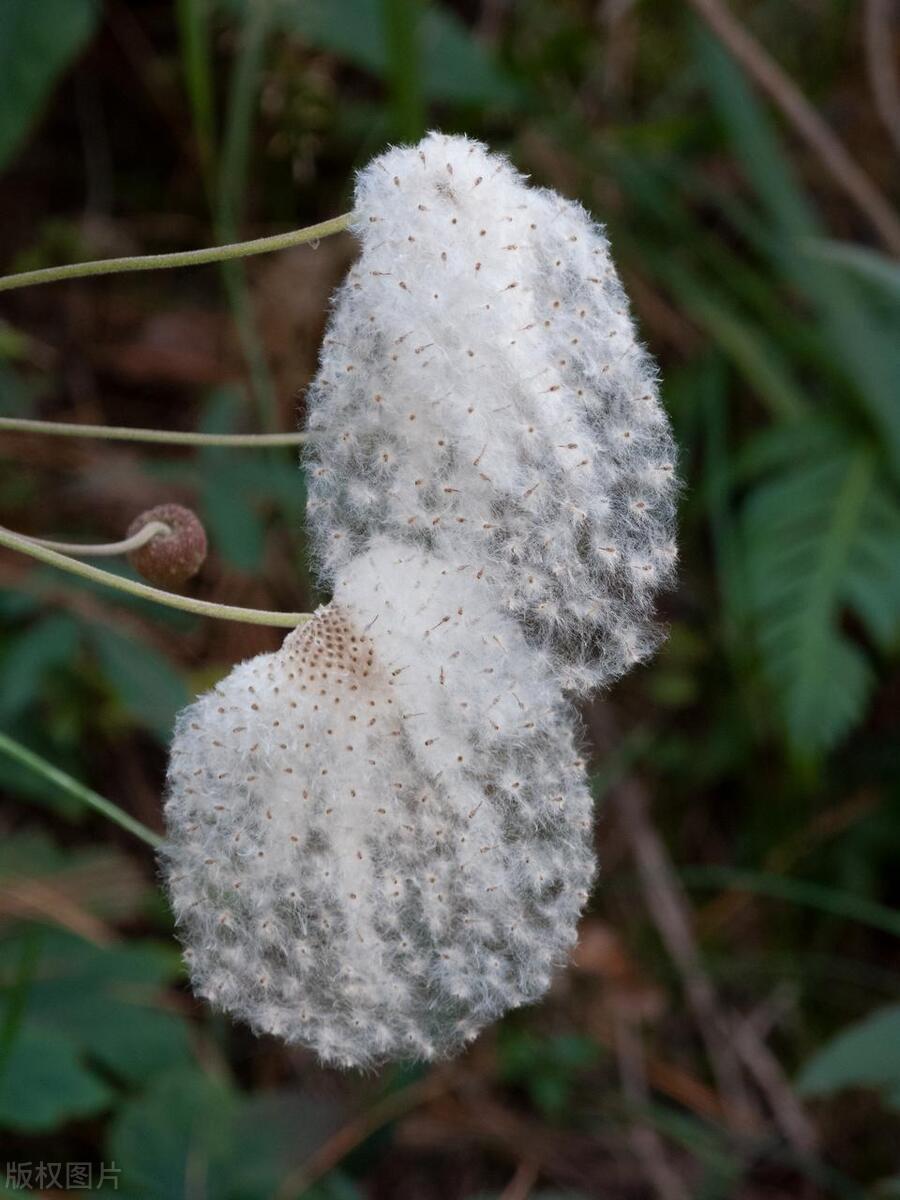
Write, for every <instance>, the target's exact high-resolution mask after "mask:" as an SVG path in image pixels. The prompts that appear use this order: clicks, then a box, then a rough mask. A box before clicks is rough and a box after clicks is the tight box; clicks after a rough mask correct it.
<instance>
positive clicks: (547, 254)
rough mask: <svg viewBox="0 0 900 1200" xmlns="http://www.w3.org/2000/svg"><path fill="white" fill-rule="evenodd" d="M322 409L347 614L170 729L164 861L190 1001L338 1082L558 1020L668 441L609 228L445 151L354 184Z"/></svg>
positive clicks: (231, 681)
mask: <svg viewBox="0 0 900 1200" xmlns="http://www.w3.org/2000/svg"><path fill="white" fill-rule="evenodd" d="M356 210H357V212H358V214H359V218H358V225H357V229H356V232H357V234H358V236H359V238H360V241H361V243H362V254H361V257H360V259H359V261H358V263H357V264H356V266H355V267H354V268H353V270H352V271H351V273H350V275H349V277H348V279H347V280H346V282H345V283H344V284H343V286H342V287H341V289H340V291H339V293H338V295H337V297H336V302H335V307H334V311H333V314H332V318H331V322H330V325H329V329H328V332H327V335H326V339H325V344H324V347H323V350H322V357H321V366H320V370H319V373H318V376H317V379H316V381H315V383H314V385H313V387H312V389H311V391H310V395H309V426H310V431H311V433H312V434H313V438H312V450H311V452H310V454H309V458H308V469H309V476H310V485H309V487H310V499H309V518H310V524H311V528H312V531H313V534H314V538H315V543H316V546H317V550H318V556H319V560H320V567H321V574H322V578H323V580H324V581H326V582H327V583H329V584H330V585H331V586H332V587H333V592H334V599H333V600H332V603H331V604H330V605H328V606H327V607H325V608H322V609H320V610H319V611H318V612H317V613H316V615H315V617H314V619H313V620H312V621H311V622H310V623H309V624H308V625H305V626H302V627H300V628H299V629H297V630H295V631H294V632H293V633H291V634H290V635H289V636H288V638H287V639H286V640H285V642H284V645H283V646H282V648H281V649H280V650H279V651H277V652H276V653H274V654H265V655H260V656H259V657H257V658H255V659H252V660H251V661H249V662H245V663H242V664H241V665H240V666H238V667H236V668H235V669H234V671H232V673H231V674H230V675H229V676H228V678H227V679H226V680H224V681H223V682H222V683H221V684H219V685H218V686H217V687H216V688H214V689H213V690H212V691H211V692H208V693H207V694H206V695H204V696H201V697H200V699H199V700H198V701H196V703H195V704H193V705H192V706H191V707H190V708H188V709H186V710H185V711H184V712H183V713H182V714H181V715H180V717H179V722H178V726H177V729H176V733H175V740H174V744H173V749H172V757H171V766H170V771H169V787H168V798H167V803H166V821H167V827H168V834H169V836H168V841H167V843H166V846H165V848H164V850H163V869H164V872H165V875H166V879H167V883H168V887H169V892H170V896H171V899H172V903H173V907H174V909H175V914H176V917H177V920H178V923H179V927H180V931H181V936H182V939H183V942H184V945H185V947H186V949H185V957H186V959H187V960H188V962H189V964H190V969H191V974H192V979H193V983H194V987H195V989H196V990H197V992H198V993H199V994H200V995H201V996H204V997H205V998H207V999H208V1000H209V1001H210V1002H211V1003H213V1004H214V1005H216V1006H217V1007H219V1008H222V1009H224V1010H226V1011H228V1012H230V1013H232V1014H233V1015H235V1016H237V1017H239V1018H241V1019H243V1020H245V1021H247V1022H248V1023H249V1024H250V1025H251V1026H252V1027H253V1028H254V1029H255V1030H257V1031H259V1032H268V1033H274V1034H277V1035H279V1036H281V1037H283V1038H285V1039H286V1040H287V1041H289V1042H293V1043H301V1044H304V1045H307V1046H310V1047H312V1048H313V1049H315V1051H316V1052H317V1053H318V1054H319V1056H320V1057H321V1058H322V1060H323V1061H325V1062H328V1063H334V1064H338V1065H342V1066H372V1065H376V1064H378V1063H381V1062H384V1061H386V1060H389V1059H432V1058H435V1057H440V1056H445V1055H447V1054H450V1053H452V1052H454V1051H455V1050H458V1049H459V1048H460V1047H461V1046H462V1045H464V1044H465V1043H466V1042H467V1041H469V1040H471V1039H472V1038H473V1037H474V1036H475V1035H476V1034H477V1033H478V1031H479V1030H480V1029H481V1028H483V1026H484V1025H485V1024H486V1023H488V1022H489V1021H491V1020H493V1019H494V1018H496V1017H497V1016H498V1015H500V1014H501V1013H502V1012H504V1011H506V1010H507V1009H509V1008H512V1007H515V1006H517V1005H521V1004H525V1003H528V1002H530V1001H533V1000H535V999H537V998H538V997H539V996H540V995H541V994H542V993H543V992H544V991H545V990H546V988H547V987H548V985H549V982H550V978H551V974H552V971H553V969H554V967H556V966H558V965H559V964H560V963H561V962H562V961H564V959H565V955H566V952H567V951H568V949H569V948H570V947H571V945H572V944H573V942H574V940H575V935H576V926H577V920H578V916H579V913H580V911H581V909H582V907H583V905H584V903H585V901H586V899H587V897H588V894H589V890H590V886H591V882H592V878H593V872H594V859H593V852H592V838H591V806H590V796H589V791H588V788H587V784H586V779H585V772H584V764H583V762H582V760H581V759H580V757H579V754H578V748H577V729H576V722H575V718H574V714H573V710H572V707H571V699H570V697H571V695H573V694H579V693H584V692H586V691H587V690H589V689H591V688H593V687H596V686H597V685H599V684H601V683H604V682H606V681H608V680H610V679H611V678H613V677H614V676H616V675H617V674H620V673H621V672H622V671H623V670H625V669H626V668H627V666H629V665H630V664H631V663H633V662H635V661H636V660H638V659H639V658H641V657H642V656H643V655H644V654H646V653H647V652H648V649H649V647H650V646H651V645H652V643H653V634H652V632H650V625H649V603H650V596H651V593H652V591H653V589H654V587H655V586H657V585H658V584H659V583H660V582H661V581H662V580H663V579H664V578H665V577H666V576H667V574H668V573H669V572H670V570H671V567H672V563H673V561H674V549H673V545H672V539H671V529H670V524H671V509H672V489H673V474H672V461H673V457H674V455H673V449H672V444H671V440H670V436H669V433H668V427H667V424H666V421H665V418H664V416H663V414H662V411H661V409H660V407H659V404H658V402H657V399H656V391H655V386H654V377H653V371H652V368H651V366H650V364H649V361H648V359H647V358H646V356H645V354H644V352H643V351H642V350H641V349H640V347H639V346H638V345H637V344H636V342H635V338H634V331H633V328H632V324H631V320H630V317H629V315H628V311H627V305H626V301H625V299H624V296H623V293H622V290H621V286H620V284H619V282H618V280H617V277H616V275H615V272H614V271H613V268H612V266H611V263H610V260H609V255H608V249H607V244H606V241H605V239H604V237H603V234H602V232H601V231H600V230H599V229H597V228H596V227H595V226H593V225H592V224H591V223H590V221H589V219H588V218H587V216H586V214H585V213H584V212H583V211H582V210H581V209H580V208H578V207H577V206H576V205H573V204H571V203H569V202H566V201H563V200H561V199H560V198H559V197H558V196H556V195H555V194H553V193H550V192H545V191H537V190H534V189H531V188H529V187H527V186H526V184H525V182H524V180H523V179H522V178H521V177H520V176H519V175H517V174H516V173H515V172H514V171H513V169H512V168H511V167H510V166H509V164H508V163H506V161H505V160H503V159H500V158H498V157H497V156H494V155H491V154H489V153H488V152H487V151H486V150H485V149H484V147H482V146H480V145H478V144H477V143H474V142H471V141H469V140H468V139H465V138H459V137H452V138H451V137H443V136H440V135H435V134H432V135H429V137H427V138H426V139H425V140H424V141H423V142H422V143H420V145H418V146H416V147H413V148H404V149H396V150H392V151H390V152H388V153H387V154H385V155H383V156H382V157H381V158H379V159H376V160H375V161H374V162H373V163H372V164H371V165H370V166H369V167H368V168H366V170H364V171H363V172H362V173H361V175H360V176H359V180H358V186H357V197H356Z"/></svg>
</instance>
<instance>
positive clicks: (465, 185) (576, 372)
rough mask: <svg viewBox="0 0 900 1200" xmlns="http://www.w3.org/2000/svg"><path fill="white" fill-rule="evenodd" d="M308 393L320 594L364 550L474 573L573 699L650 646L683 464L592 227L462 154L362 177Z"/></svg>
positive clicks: (415, 156) (435, 152)
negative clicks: (349, 246)
mask: <svg viewBox="0 0 900 1200" xmlns="http://www.w3.org/2000/svg"><path fill="white" fill-rule="evenodd" d="M356 210H357V212H358V214H359V219H358V225H357V234H358V236H359V238H360V241H361V243H362V254H361V255H360V258H359V260H358V262H357V263H356V265H355V266H354V268H353V269H352V270H351V272H350V274H349V276H348V277H347V280H346V281H345V283H344V284H343V286H342V287H341V289H340V291H339V292H338V295H337V297H336V302H335V307H334V311H333V315H332V318H331V322H330V325H329V328H328V330H327V332H326V336H325V342H324V346H323V350H322V358H321V365H320V369H319V373H318V375H317V377H316V380H315V382H314V383H313V386H312V388H311V389H310V392H309V396H308V409H309V430H310V433H311V435H312V443H311V450H310V452H309V456H308V466H309V497H310V498H309V524H310V529H311V531H312V534H313V536H314V539H315V544H316V548H317V552H318V557H319V561H320V563H321V566H322V570H323V574H324V577H325V578H326V579H327V580H331V579H334V578H336V575H337V572H338V571H340V570H341V569H342V568H343V567H345V566H346V565H347V564H348V563H350V562H351V561H352V560H353V558H354V556H355V555H357V554H358V553H359V552H360V550H361V549H362V548H364V547H365V545H366V543H367V542H368V540H369V538H371V537H372V535H373V533H375V532H380V533H385V534H387V535H388V536H390V537H392V538H397V539H399V540H401V541H403V542H405V543H407V544H408V545H411V546H418V547H420V548H422V549H426V550H428V551H430V552H433V553H435V554H438V555H440V557H442V558H444V559H446V560H447V561H460V562H473V563H478V564H479V566H481V567H483V568H484V569H485V571H486V573H487V574H488V577H489V578H490V579H491V581H492V582H494V583H495V584H496V586H497V590H498V594H499V597H500V602H501V603H502V604H503V606H504V607H505V608H506V609H507V610H508V611H510V612H511V613H513V614H514V615H515V616H516V617H518V619H519V620H520V621H521V622H522V624H523V627H524V628H525V629H526V630H527V632H528V638H529V641H530V642H531V643H532V644H533V645H535V646H538V647H540V648H542V649H544V650H546V651H548V652H549V653H550V654H551V655H552V656H553V659H554V669H555V671H556V674H557V675H558V677H559V679H560V681H561V682H562V684H563V686H564V687H565V688H566V690H568V691H570V692H574V693H582V694H583V693H586V692H588V691H590V690H592V689H594V688H596V687H598V686H601V685H604V684H606V683H608V682H609V681H610V680H612V679H613V678H615V677H616V676H617V675H620V674H622V673H623V672H624V671H626V670H627V669H628V668H629V667H631V666H632V665H633V664H634V663H635V662H637V661H638V660H640V659H641V658H643V657H645V656H646V655H647V654H648V653H649V652H650V650H651V649H652V648H653V646H654V644H655V641H656V637H655V634H654V631H653V629H652V626H651V624H650V621H649V616H650V604H651V599H652V595H653V592H654V591H655V590H656V589H657V588H658V586H659V585H660V583H661V582H662V581H664V580H665V579H666V578H667V577H668V575H669V574H670V572H671V571H672V568H673V566H674V562H675V547H674V542H673V537H672V510H673V492H674V472H673V464H674V447H673V444H672V439H671V435H670V433H669V428H668V423H667V421H666V418H665V415H664V413H663V411H662V408H661V406H660V404H659V400H658V398H657V389H656V375H655V369H654V366H653V364H652V362H651V361H650V359H649V358H648V356H647V354H646V352H645V351H644V350H643V349H642V348H641V346H640V345H639V344H638V343H637V341H636V339H635V331H634V326H633V323H632V320H631V317H630V315H629V311H628V302H627V299H626V297H625V295H624V292H623V290H622V286H621V284H620V282H619V279H618V276H617V275H616V272H615V270H614V268H613V265H612V261H611V259H610V255H609V246H608V243H607V240H606V237H605V236H604V234H603V231H602V229H600V228H599V227H598V226H597V225H595V224H593V223H592V221H591V219H590V217H589V216H588V214H587V213H586V212H585V211H584V209H583V208H581V207H580V206H579V205H577V204H574V203H572V202H571V201H569V200H564V199H563V198H562V197H560V196H558V195H557V194H556V193H554V192H551V191H545V190H538V189H535V188H531V187H528V186H527V185H526V183H525V181H524V179H523V178H522V177H521V176H520V175H519V174H518V173H517V172H516V171H515V170H514V169H513V168H512V167H511V166H510V164H509V163H508V162H507V161H506V160H505V159H502V158H500V157H498V156H497V155H492V154H489V153H488V152H487V151H486V150H485V148H484V147H483V146H481V145H479V144H478V143H477V142H471V141H469V140H468V139H466V138H447V137H441V136H436V135H432V136H431V137H429V138H426V139H425V141H423V142H422V143H421V145H419V146H418V147H415V148H413V149H409V148H403V149H397V150H392V151H390V152H389V153H388V154H385V155H384V156H382V157H381V158H378V159H376V160H375V162H374V163H372V164H371V165H370V166H369V167H368V168H367V169H366V170H365V171H363V172H362V174H361V176H360V179H359V184H358V187H357V195H356Z"/></svg>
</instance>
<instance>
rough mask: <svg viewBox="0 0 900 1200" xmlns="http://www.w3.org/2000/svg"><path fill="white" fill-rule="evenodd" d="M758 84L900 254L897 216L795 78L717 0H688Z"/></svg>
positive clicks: (899, 223)
mask: <svg viewBox="0 0 900 1200" xmlns="http://www.w3.org/2000/svg"><path fill="white" fill-rule="evenodd" d="M688 2H689V4H690V5H691V6H692V8H694V9H695V10H696V12H697V13H699V15H700V16H701V17H702V18H703V20H704V21H705V22H706V23H707V24H708V25H709V27H710V29H711V30H712V31H713V33H714V34H715V35H716V37H718V38H719V40H720V41H721V42H722V43H723V45H724V46H726V47H727V49H728V50H729V51H730V52H731V53H732V54H733V55H734V57H735V58H736V59H737V60H738V62H739V63H740V64H741V66H743V67H744V68H745V70H746V71H747V73H748V74H749V75H750V76H751V77H752V78H753V79H754V80H755V81H756V83H757V85H758V86H759V87H760V88H761V89H762V91H764V92H765V93H766V95H767V96H768V97H769V99H770V100H772V101H773V102H774V103H775V104H777V105H778V107H779V108H780V109H781V111H782V113H783V114H784V115H785V117H786V118H787V120H788V121H789V122H790V124H791V125H792V126H793V128H794V130H795V131H796V132H797V133H798V134H799V135H800V137H801V138H803V140H804V141H805V142H806V143H807V145H808V146H809V147H810V149H811V150H812V151H813V152H814V153H815V154H816V155H817V156H818V158H819V159H820V161H821V163H822V165H823V166H824V167H825V169H826V170H827V171H828V172H829V174H830V175H831V176H832V178H833V179H834V180H835V182H836V183H837V184H838V185H839V186H840V187H841V188H843V190H844V192H846V194H847V195H848V196H849V197H850V198H851V200H853V202H854V203H855V204H856V206H857V208H858V209H859V210H860V212H862V213H864V214H865V215H866V217H868V219H869V222H870V223H871V225H872V227H873V228H874V229H876V230H877V231H878V234H879V236H880V237H881V240H882V241H883V242H884V244H885V245H886V246H887V247H888V248H889V249H890V250H891V251H892V253H893V254H895V255H900V217H898V216H897V213H896V211H895V210H894V208H893V207H892V205H891V204H890V202H889V201H888V199H887V198H886V197H885V196H884V195H882V193H881V192H880V191H879V189H878V188H877V187H876V185H875V184H874V183H873V182H872V180H871V179H870V178H869V176H868V175H867V174H866V173H865V171H863V169H862V168H861V167H860V166H859V164H858V163H857V162H856V161H855V160H854V159H853V158H852V157H851V156H850V154H849V153H848V151H847V149H846V147H845V146H844V144H843V142H841V141H840V139H839V138H838V137H837V136H836V135H835V133H834V132H833V131H832V130H831V129H830V128H829V126H828V125H826V123H825V122H824V121H823V120H822V118H821V117H820V116H819V114H818V113H817V112H816V110H815V108H814V107H813V106H812V104H810V102H809V100H807V98H806V96H804V95H803V93H802V92H801V91H800V89H799V88H798V87H797V85H796V84H795V83H794V81H793V80H792V79H791V78H790V77H789V76H788V75H787V74H786V73H785V72H784V71H783V70H782V68H781V67H780V66H779V65H778V64H777V63H776V62H775V61H774V59H772V58H771V57H770V55H769V54H768V52H767V51H766V50H765V49H764V47H763V46H761V45H760V43H759V42H758V41H757V40H756V38H755V37H753V35H752V34H751V33H749V32H748V31H747V30H746V29H745V28H744V26H743V25H742V24H741V23H740V21H738V20H737V18H736V17H735V16H734V15H733V14H732V13H731V12H730V10H729V9H728V8H727V7H726V6H725V5H724V4H722V3H721V2H720V0H688Z"/></svg>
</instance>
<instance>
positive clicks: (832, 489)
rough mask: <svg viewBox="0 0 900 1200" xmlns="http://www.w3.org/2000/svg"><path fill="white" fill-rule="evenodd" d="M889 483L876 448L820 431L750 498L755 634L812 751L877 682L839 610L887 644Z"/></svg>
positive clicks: (798, 738)
mask: <svg viewBox="0 0 900 1200" xmlns="http://www.w3.org/2000/svg"><path fill="white" fill-rule="evenodd" d="M819 432H821V430H820V431H819ZM885 487H886V485H885V484H884V483H883V481H882V480H881V479H880V477H879V475H878V472H877V469H876V463H875V460H874V457H873V455H872V454H871V453H870V452H869V451H868V450H866V449H862V448H854V447H853V445H852V444H850V445H848V444H847V443H846V439H843V440H841V438H840V435H839V434H838V433H837V432H835V433H834V436H833V437H832V438H831V440H830V445H829V444H826V443H825V442H823V440H822V439H821V438H819V439H818V441H817V442H816V452H815V454H814V455H813V456H805V457H800V458H798V459H795V460H794V461H788V462H787V463H786V464H785V465H783V466H782V467H781V469H780V470H777V471H774V472H769V473H768V474H767V475H765V476H764V477H763V480H762V481H761V482H760V483H759V484H758V485H757V486H756V487H755V488H754V489H753V491H752V492H751V493H750V496H749V498H748V500H747V503H746V506H745V512H744V522H743V535H744V537H743V547H744V559H745V569H746V578H747V582H748V588H749V602H750V609H751V613H752V616H753V620H754V627H755V632H756V641H757V645H758V649H759V651H760V654H761V658H762V662H763V667H764V669H765V672H766V674H767V675H768V677H769V679H770V681H771V683H772V685H773V687H774V689H775V692H776V695H777V697H778V700H779V707H780V711H781V715H782V719H783V722H784V724H785V727H786V730H787V733H788V737H789V740H790V742H791V743H792V744H793V746H794V747H795V749H796V750H797V751H798V752H799V753H800V754H801V755H805V756H808V757H815V756H816V755H818V754H819V753H821V752H822V751H823V750H825V749H826V748H827V747H828V746H830V745H831V744H833V743H834V742H836V741H837V740H838V739H839V738H841V737H842V736H843V735H844V734H846V733H847V732H848V730H849V729H850V728H851V727H852V726H853V725H854V724H855V723H856V722H857V721H858V720H859V719H860V717H861V716H862V714H863V712H864V710H865V705H866V702H867V700H868V696H869V693H870V691H871V687H872V681H873V670H872V666H871V663H870V661H869V659H868V657H867V655H866V653H865V651H864V650H863V649H862V647H861V646H859V645H858V644H857V643H856V642H854V640H853V639H852V637H851V636H850V635H849V634H848V633H847V632H846V631H845V630H844V629H843V628H842V626H841V616H842V613H843V610H844V609H845V608H849V609H850V610H851V611H853V612H854V613H855V614H856V615H857V616H858V618H859V619H860V620H861V621H862V622H863V623H864V624H865V626H866V628H867V629H868V630H869V631H870V632H871V633H872V635H873V636H874V637H877V638H878V640H880V641H882V642H883V643H884V642H886V641H888V639H889V637H890V630H889V622H890V618H889V615H888V609H889V607H890V605H891V603H892V602H891V600H890V599H889V597H890V596H893V595H896V591H897V588H898V584H897V583H896V578H895V577H896V572H895V570H893V569H892V564H894V565H895V564H896V561H897V559H896V554H897V552H898V549H900V520H897V519H895V520H894V521H893V523H892V522H891V521H890V520H888V519H887V516H886V509H887V511H890V510H891V506H890V503H887V504H886V502H885V497H884V494H883V493H884V488H885ZM896 612H897V609H896V607H895V610H894V618H893V619H894V627H895V628H896V621H897V616H896Z"/></svg>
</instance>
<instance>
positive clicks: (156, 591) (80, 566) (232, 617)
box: [0, 529, 311, 629]
mask: <svg viewBox="0 0 900 1200" xmlns="http://www.w3.org/2000/svg"><path fill="white" fill-rule="evenodd" d="M0 546H5V547H6V548H7V549H8V550H19V551H21V553H23V554H28V555H30V557H31V558H36V559H38V561H39V562H45V563H47V564H48V565H49V566H51V567H59V568H60V570H62V571H68V572H69V574H71V575H78V576H80V577H81V578H82V579H89V580H90V581H91V582H92V583H102V584H105V585H106V586H107V587H111V588H117V589H118V590H119V591H120V592H127V593H128V594H129V595H131V596H139V597H140V598H141V599H142V600H153V601H155V602H156V603H157V604H164V605H166V607H167V608H180V609H181V610H182V611H183V612H189V613H196V614H197V615H198V616H201V617H217V618H218V619H219V620H222V621H243V622H245V623H246V624H248V625H271V626H273V627H277V628H283V629H294V628H296V626H297V625H302V624H304V623H305V622H306V621H309V620H310V619H311V614H310V613H295V612H266V611H265V610H264V609H259V608H235V607H233V606H232V605H230V604H212V603H211V602H210V601H208V600H195V599H193V597H191V596H177V595H175V594H174V593H173V592H164V591H163V590H162V589H161V588H155V587H150V586H149V585H148V584H146V583H138V582H136V581H135V580H133V579H124V578H123V577H122V576H120V575H113V574H112V572H111V571H103V570H101V569H100V568H99V567H92V566H90V565H89V564H88V563H83V562H77V561H76V560H75V559H72V558H69V557H68V556H67V555H65V554H58V553H57V552H56V551H55V550H47V549H45V548H44V547H43V546H38V545H35V543H34V542H31V541H29V539H28V538H26V537H21V536H20V535H19V534H17V533H10V532H9V531H8V530H6V529H0Z"/></svg>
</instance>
